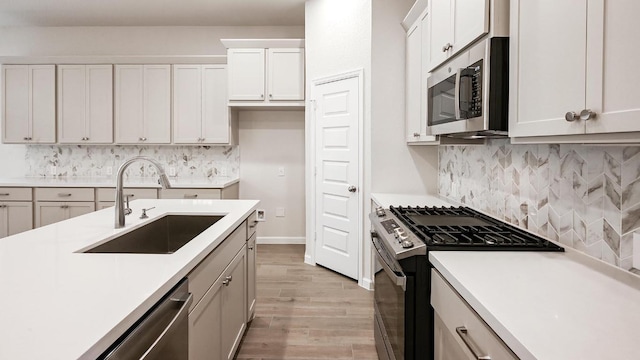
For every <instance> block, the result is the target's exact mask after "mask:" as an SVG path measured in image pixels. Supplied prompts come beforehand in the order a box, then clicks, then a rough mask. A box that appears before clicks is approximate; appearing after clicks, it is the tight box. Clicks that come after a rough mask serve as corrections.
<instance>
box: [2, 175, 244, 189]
mask: <svg viewBox="0 0 640 360" xmlns="http://www.w3.org/2000/svg"><path fill="white" fill-rule="evenodd" d="M169 181H170V182H171V187H174V188H193V189H222V188H225V187H227V186H231V185H233V184H235V183H237V182H239V181H240V179H230V178H224V177H220V178H213V179H205V178H201V177H196V178H177V177H169ZM0 186H2V187H94V188H99V187H112V188H115V187H116V179H115V177H114V178H91V177H41V176H34V177H18V178H0ZM124 186H125V187H130V188H134V187H138V188H160V187H161V186H160V185H159V184H158V178H156V177H153V178H151V177H149V178H132V179H125V180H124Z"/></svg>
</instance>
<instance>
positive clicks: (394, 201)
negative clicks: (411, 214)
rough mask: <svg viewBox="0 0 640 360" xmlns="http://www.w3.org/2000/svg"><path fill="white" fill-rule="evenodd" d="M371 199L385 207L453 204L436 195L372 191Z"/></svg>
mask: <svg viewBox="0 0 640 360" xmlns="http://www.w3.org/2000/svg"><path fill="white" fill-rule="evenodd" d="M371 199H372V200H373V201H375V202H376V204H378V205H380V206H382V207H383V208H385V209H387V208H389V206H391V205H393V206H455V205H454V204H451V203H450V202H447V200H443V199H442V198H440V197H439V196H437V195H429V194H390V193H372V194H371Z"/></svg>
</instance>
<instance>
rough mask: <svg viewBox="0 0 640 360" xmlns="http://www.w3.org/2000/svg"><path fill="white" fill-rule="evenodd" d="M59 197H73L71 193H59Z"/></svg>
mask: <svg viewBox="0 0 640 360" xmlns="http://www.w3.org/2000/svg"><path fill="white" fill-rule="evenodd" d="M58 196H59V197H69V196H71V193H58Z"/></svg>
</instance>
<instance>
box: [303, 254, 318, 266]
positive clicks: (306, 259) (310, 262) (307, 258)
mask: <svg viewBox="0 0 640 360" xmlns="http://www.w3.org/2000/svg"><path fill="white" fill-rule="evenodd" d="M304 263H305V264H307V265H313V266H316V262H315V261H313V260H311V255H309V254H307V253H305V254H304Z"/></svg>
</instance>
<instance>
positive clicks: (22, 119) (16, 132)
mask: <svg viewBox="0 0 640 360" xmlns="http://www.w3.org/2000/svg"><path fill="white" fill-rule="evenodd" d="M2 142H3V143H7V144H18V143H24V144H51V143H55V142H56V68H55V65H3V66H2Z"/></svg>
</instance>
